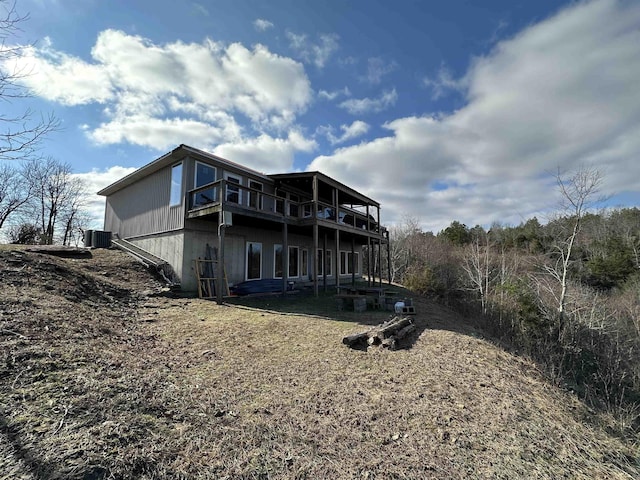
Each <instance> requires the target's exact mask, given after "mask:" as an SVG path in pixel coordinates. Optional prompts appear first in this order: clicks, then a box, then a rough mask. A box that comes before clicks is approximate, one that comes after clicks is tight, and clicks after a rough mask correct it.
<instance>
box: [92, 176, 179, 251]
mask: <svg viewBox="0 0 640 480" xmlns="http://www.w3.org/2000/svg"><path fill="white" fill-rule="evenodd" d="M171 167H172V166H168V167H166V168H163V169H162V170H159V171H157V172H155V173H153V174H151V175H149V176H148V177H145V178H143V179H141V180H140V181H138V182H136V183H134V184H132V185H129V186H128V187H125V188H123V189H122V190H119V191H118V192H116V193H114V194H113V195H109V196H108V197H107V202H106V210H105V222H104V229H105V230H107V231H110V232H113V233H117V234H118V235H119V236H120V238H125V239H128V240H131V239H132V237H137V236H142V235H149V234H157V233H162V232H169V231H173V230H179V229H181V228H182V227H183V226H184V217H185V205H184V196H185V195H184V192H185V190H184V174H185V170H186V169H185V168H184V165H183V169H182V178H183V181H182V185H183V187H182V195H181V198H182V201H181V203H180V205H177V206H169V200H170V194H171ZM162 258H164V257H162Z"/></svg>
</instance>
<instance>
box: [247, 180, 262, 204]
mask: <svg viewBox="0 0 640 480" xmlns="http://www.w3.org/2000/svg"><path fill="white" fill-rule="evenodd" d="M249 188H252V189H253V190H250V191H249V206H250V207H252V208H257V209H258V210H262V209H263V201H262V194H261V193H258V192H255V191H254V190H258V191H260V192H261V191H262V184H261V183H260V182H256V181H255V180H249Z"/></svg>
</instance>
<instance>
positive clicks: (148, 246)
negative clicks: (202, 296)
mask: <svg viewBox="0 0 640 480" xmlns="http://www.w3.org/2000/svg"><path fill="white" fill-rule="evenodd" d="M129 241H130V242H131V243H133V244H134V245H137V246H138V247H140V248H142V249H144V250H146V251H147V252H151V253H153V254H154V255H155V256H156V257H160V258H162V259H163V260H165V261H166V262H168V263H169V264H170V265H171V266H172V267H173V271H174V272H175V274H176V276H177V277H178V279H179V280H180V282H182V281H183V279H184V278H185V276H184V271H183V269H182V252H183V250H184V232H183V231H178V232H168V233H162V234H156V235H148V236H144V237H136V238H132V239H131V240H129Z"/></svg>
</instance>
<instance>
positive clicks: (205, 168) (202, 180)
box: [193, 162, 218, 207]
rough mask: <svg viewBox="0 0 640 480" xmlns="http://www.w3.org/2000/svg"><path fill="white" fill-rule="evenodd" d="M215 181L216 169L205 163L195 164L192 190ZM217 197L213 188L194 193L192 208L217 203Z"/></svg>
mask: <svg viewBox="0 0 640 480" xmlns="http://www.w3.org/2000/svg"><path fill="white" fill-rule="evenodd" d="M215 181H216V168H215V167H212V166H211V165H207V164H206V163H201V162H196V169H195V178H194V182H193V186H194V188H198V187H202V186H204V185H208V184H210V183H213V182H215ZM216 197H217V195H216V194H215V190H214V188H213V187H211V188H208V189H206V190H201V191H200V192H198V193H196V194H195V196H194V199H193V206H194V207H198V206H201V205H207V204H209V203H213V202H215V201H217V200H218V199H217V198H216Z"/></svg>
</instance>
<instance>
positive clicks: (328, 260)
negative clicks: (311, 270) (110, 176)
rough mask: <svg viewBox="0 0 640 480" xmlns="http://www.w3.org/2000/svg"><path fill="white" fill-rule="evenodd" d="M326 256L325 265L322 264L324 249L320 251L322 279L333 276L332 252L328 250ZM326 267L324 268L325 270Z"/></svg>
mask: <svg viewBox="0 0 640 480" xmlns="http://www.w3.org/2000/svg"><path fill="white" fill-rule="evenodd" d="M325 253H326V255H324V265H323V264H322V249H321V248H319V249H318V262H317V265H318V276H319V277H321V276H323V275H326V276H327V277H330V276H331V250H326V252H325ZM323 267H324V268H323Z"/></svg>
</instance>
